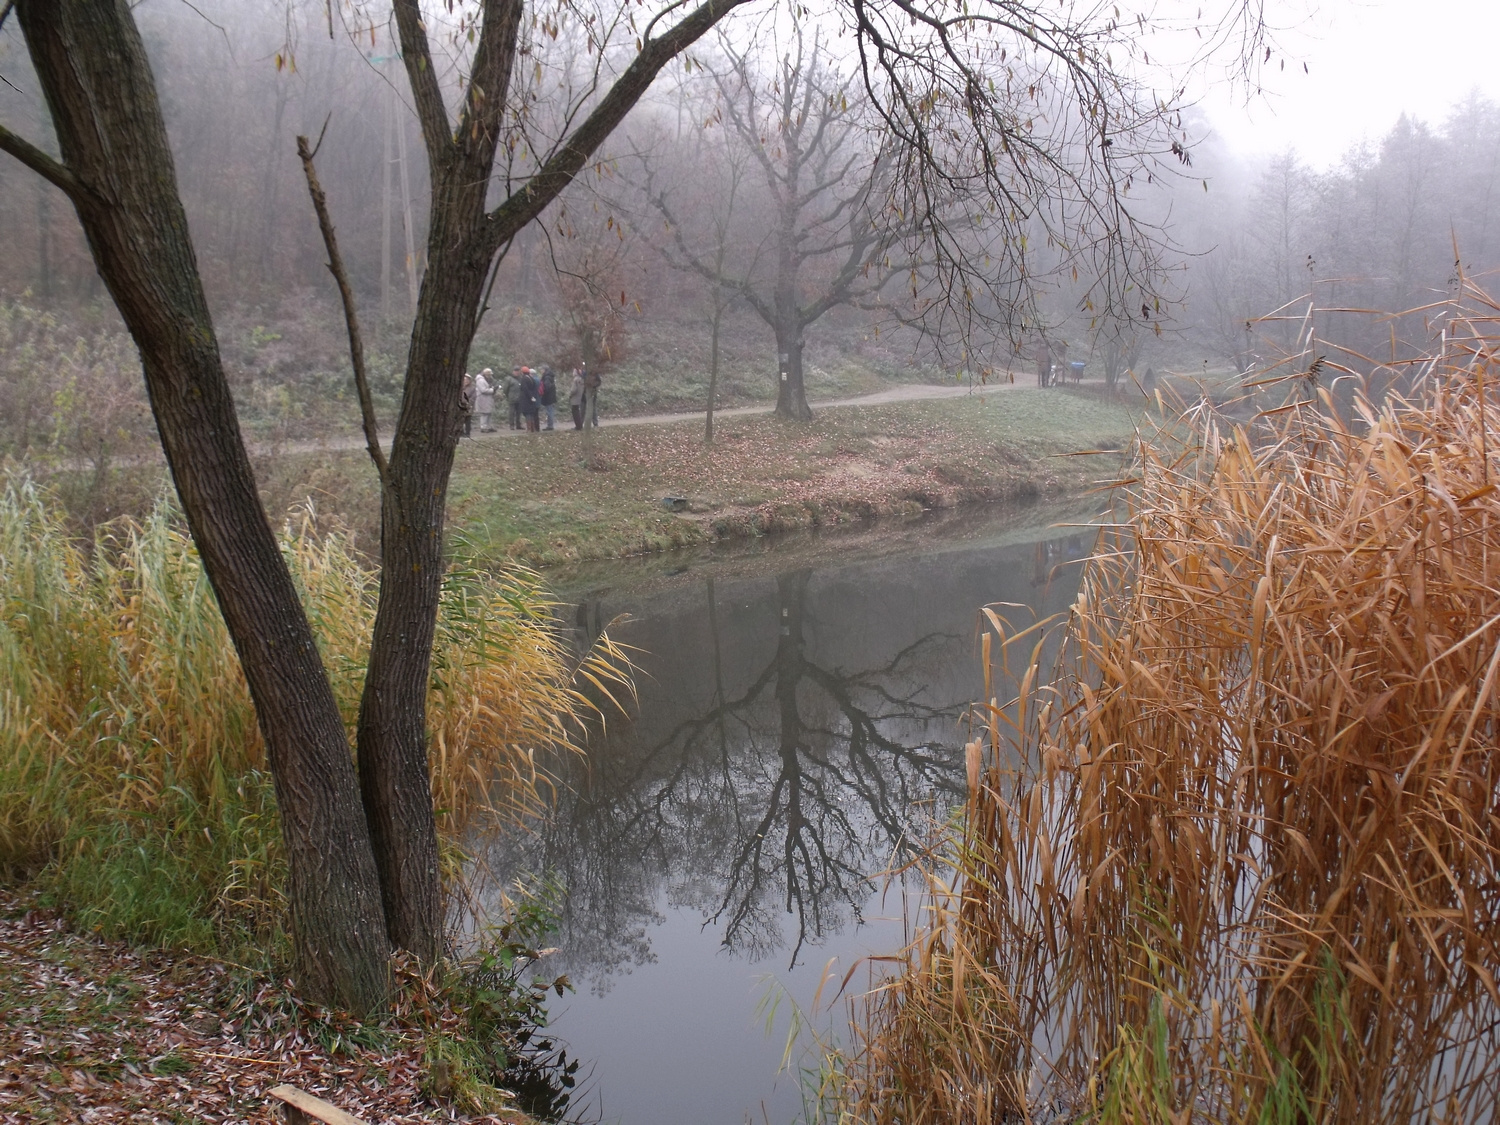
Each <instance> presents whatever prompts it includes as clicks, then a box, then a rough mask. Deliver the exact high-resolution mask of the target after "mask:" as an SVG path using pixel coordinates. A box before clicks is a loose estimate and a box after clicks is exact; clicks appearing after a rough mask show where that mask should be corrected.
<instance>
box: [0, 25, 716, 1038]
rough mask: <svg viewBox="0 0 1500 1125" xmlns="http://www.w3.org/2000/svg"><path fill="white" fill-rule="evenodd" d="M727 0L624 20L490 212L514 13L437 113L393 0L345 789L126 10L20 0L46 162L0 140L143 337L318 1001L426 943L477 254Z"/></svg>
mask: <svg viewBox="0 0 1500 1125" xmlns="http://www.w3.org/2000/svg"><path fill="white" fill-rule="evenodd" d="M739 2H741V0H705V2H704V3H702V4H700V5H698V6H696V7H693V8H691V9H688V10H686V11H683V10H682V9H679V8H673V9H672V12H673V13H674V14H679V18H678V19H677V21H676V22H675V23H673V24H671V25H670V26H669V27H666V28H664V29H662V30H661V31H660V33H659V34H658V33H657V31H658V21H655V20H653V21H652V23H651V24H650V25H649V26H647V27H645V28H643V29H642V32H643V34H642V38H641V48H640V50H639V52H638V53H637V54H636V55H635V57H634V59H632V60H631V61H630V62H629V64H628V65H626V66H625V67H624V68H623V69H622V70H621V71H620V73H619V76H618V77H617V78H616V79H615V81H614V82H613V83H612V84H610V85H609V88H608V89H607V91H605V92H604V93H603V94H602V95H601V96H599V97H598V98H597V99H595V100H594V102H593V103H592V108H591V110H590V111H589V112H587V113H586V114H582V115H581V117H580V120H578V121H577V122H576V124H575V127H573V128H571V129H569V130H568V131H567V132H566V134H565V135H564V136H563V137H561V138H560V139H559V141H558V143H556V144H555V145H554V146H553V148H552V150H551V152H550V154H549V155H548V157H547V158H546V159H545V160H544V161H543V162H541V163H540V165H539V166H538V167H537V168H536V169H535V170H534V172H533V173H532V175H531V176H530V177H529V178H528V179H527V181H526V183H525V184H524V186H522V187H521V190H519V191H516V192H513V193H511V194H509V195H508V196H507V197H506V198H505V199H504V201H503V202H501V203H500V204H499V205H498V206H495V207H491V206H489V204H488V201H487V197H488V194H489V186H490V178H491V173H492V170H493V167H494V161H495V154H496V150H497V148H498V147H499V146H500V145H501V143H502V141H503V140H504V139H505V138H506V137H507V135H508V128H507V126H508V124H509V123H510V122H509V121H508V120H507V118H508V116H509V115H510V113H511V106H510V102H509V99H508V98H507V97H506V91H508V90H509V89H510V87H511V74H512V70H513V68H514V65H515V60H516V56H517V52H518V48H519V47H520V44H521V35H520V31H521V24H522V17H523V5H522V4H521V3H519V2H517V0H484V3H483V4H482V6H481V13H480V15H479V16H476V24H477V25H478V26H477V29H476V36H475V39H476V46H475V49H474V53H473V57H472V64H471V68H470V72H469V74H468V81H467V83H466V85H465V88H464V91H463V98H462V103H461V105H460V107H459V110H458V113H457V118H456V120H455V119H454V117H453V115H451V114H450V112H449V110H448V107H447V105H446V103H445V101H444V91H443V89H442V87H441V85H440V82H439V78H438V74H437V69H436V67H435V66H434V64H433V56H432V52H431V50H430V48H429V44H428V38H427V32H426V27H425V24H424V17H423V13H422V11H421V9H420V6H419V3H418V0H396V3H395V16H396V25H397V28H398V31H399V35H400V40H401V46H402V54H403V58H404V61H405V65H406V70H407V76H408V79H409V81H410V82H411V87H412V93H413V99H414V101H415V104H416V109H417V113H418V116H419V118H420V120H421V123H422V133H423V138H424V141H425V144H426V149H427V157H428V164H429V175H430V178H431V182H432V200H433V203H432V221H431V224H430V229H429V232H428V260H429V267H428V269H427V272H426V274H425V276H424V278H423V281H422V286H421V291H420V294H419V297H418V303H417V313H416V317H415V320H414V324H413V329H412V335H411V345H410V351H409V353H408V356H407V372H406V383H405V395H404V398H403V402H402V408H401V414H400V417H399V419H398V421H397V425H396V433H395V440H394V442H393V445H392V449H391V455H390V459H389V463H388V465H387V466H386V468H385V471H384V472H383V474H382V477H383V479H382V538H381V552H382V561H383V564H384V565H383V568H382V581H381V589H380V600H379V608H378V610H377V614H376V622H375V631H374V638H373V640H372V643H371V648H370V658H369V667H368V671H367V673H366V679H365V694H364V698H363V701H362V705H361V709H360V718H359V729H358V749H359V776H358V780H357V782H356V778H355V773H354V767H353V763H352V761H351V759H350V756H349V747H348V744H347V741H346V739H345V735H344V729H343V722H342V720H341V718H340V716H339V712H338V708H337V706H336V705H335V703H334V698H333V692H332V689H331V688H330V686H329V682H328V677H327V675H326V673H325V671H324V669H323V667H322V662H321V660H320V658H319V656H318V651H317V647H316V645H315V643H314V640H313V636H312V630H311V628H310V627H309V625H308V622H307V617H306V614H305V613H304V611H303V608H302V605H301V602H300V601H299V599H298V596H297V591H296V588H295V586H294V585H293V583H292V580H291V576H290V574H289V572H288V571H287V568H286V564H285V562H284V561H283V560H282V557H281V554H280V551H279V549H278V547H277V544H276V540H275V536H274V535H273V534H272V532H271V527H270V524H269V522H268V521H267V519H266V516H265V513H264V512H263V511H262V509H261V506H260V501H259V499H258V497H257V495H256V491H255V482H254V478H253V476H252V473H251V470H250V463H249V458H248V456H247V454H246V451H245V446H244V442H243V440H242V438H241V434H240V430H239V423H238V420H237V418H236V415H235V411H234V404H233V401H232V399H231V396H230V393H229V387H228V383H227V381H226V379H225V375H224V367H223V363H222V361H221V359H220V355H219V349H218V342H217V338H216V336H215V333H214V329H213V323H212V319H211V317H210V315H209V311H208V304H207V300H206V298H205V296H204V292H203V286H202V283H201V281H200V279H199V275H198V269H197V264H196V260H195V256H194V253H193V246H192V241H191V238H190V237H189V234H188V227H187V219H186V216H185V214H184V213H183V209H182V204H181V202H180V198H179V196H178V192H177V187H176V177H175V173H174V168H173V159H172V152H171V149H170V147H169V145H168V142H167V135H166V128H165V124H164V122H163V119H162V115H161V109H160V104H159V101H158V99H157V96H156V87H155V81H154V77H153V75H152V72H151V68H150V64H149V62H148V60H147V58H146V52H145V49H144V47H143V45H142V43H141V39H140V35H139V32H138V31H137V29H136V25H135V21H134V18H133V16H132V13H131V11H130V8H129V5H128V3H127V2H126V0H68V2H61V3H52V2H50V0H48V2H42V0H19V2H18V3H17V4H16V14H17V16H18V18H19V20H20V25H21V29H22V32H23V34H24V35H25V37H26V43H27V48H28V50H29V52H30V54H31V58H32V63H33V66H34V67H35V69H36V73H37V76H38V79H39V81H40V82H41V85H42V89H43V91H44V92H45V94H46V97H47V104H48V108H49V110H50V111H51V117H52V122H53V127H54V129H55V130H56V133H57V137H58V142H59V146H60V149H61V152H62V159H61V160H56V159H54V158H52V157H50V156H48V155H47V154H46V153H45V152H43V151H42V150H40V149H38V148H37V147H35V146H34V145H32V144H30V143H29V142H26V141H24V140H23V139H21V138H20V137H18V136H16V135H15V134H13V133H11V132H10V131H9V130H0V147H3V148H4V149H5V151H7V152H9V153H11V154H12V155H13V156H15V157H17V158H18V159H20V160H21V161H22V162H23V163H25V164H26V165H27V166H28V167H30V168H31V169H32V170H33V171H35V172H37V173H38V174H40V175H42V176H44V177H45V178H47V179H48V180H50V181H51V182H52V183H53V184H55V185H56V186H57V187H59V188H61V189H62V190H63V191H64V192H65V193H67V195H68V197H69V198H70V199H71V201H72V202H73V205H74V207H75V208H76V210H77V212H78V216H79V219H80V220H81V221H82V223H83V227H84V229H85V231H86V232H87V234H88V237H89V242H90V246H91V248H92V249H93V253H94V258H95V261H96V263H97V266H98V269H99V272H100V274H101V276H102V277H103V278H104V281H105V283H106V284H107V285H108V286H109V289H110V292H111V294H112V296H113V297H114V299H115V303H116V304H117V305H118V306H119V308H120V312H121V314H122V315H123V316H124V318H125V322H126V324H127V326H128V327H129V329H130V331H131V334H132V336H133V337H134V338H135V341H136V343H137V345H138V347H139V348H140V351H141V360H142V367H143V369H144V374H145V379H146V385H147V390H148V392H149V394H150V398H151V404H152V409H153V411H154V413H155V416H156V421H157V427H158V430H159V432H160V434H161V438H162V445H163V447H164V448H165V450H166V453H167V460H168V464H169V466H170V467H171V470H172V475H173V479H174V481H175V482H176V485H177V491H178V496H179V497H180V499H181V502H182V507H183V511H184V513H185V514H186V516H187V519H188V523H189V526H190V527H191V529H192V532H193V538H194V541H195V542H196V543H197V545H198V548H199V550H200V551H201V553H202V555H203V560H204V565H205V567H206V569H207V571H208V575H209V578H210V581H211V582H212V583H213V587H214V592H215V594H216V596H217V597H218V599H219V604H220V607H221V608H222V610H223V612H224V617H225V621H226V623H227V624H228V627H229V632H230V636H231V637H232V638H233V640H234V643H235V646H236V649H237V650H238V652H239V655H240V661H241V664H242V665H243V667H244V669H245V675H246V678H247V680H248V681H249V684H250V690H251V693H252V696H253V698H254V700H255V705H256V714H257V717H258V718H259V721H260V723H261V727H262V730H263V732H264V734H265V737H266V744H267V748H268V754H269V757H270V762H271V767H272V772H273V774H274V776H275V782H276V795H277V803H278V806H279V807H280V809H281V819H282V831H283V835H284V838H285V840H286V846H287V856H288V865H289V870H290V880H291V881H290V886H289V895H288V897H289V900H290V903H291V907H292V917H293V928H294V935H295V944H296V954H297V962H298V966H297V967H298V977H299V981H300V983H301V985H302V987H303V988H304V989H305V990H306V992H307V993H308V994H309V995H310V996H311V997H313V998H315V999H319V1000H323V1001H326V1002H331V1003H337V1004H340V1005H343V1006H347V1007H351V1008H354V1009H357V1010H368V1009H370V1008H372V1007H375V1006H376V1005H378V1004H380V1003H382V1002H383V999H384V997H385V995H386V992H387V991H388V982H389V975H388V974H389V970H388V967H387V953H388V949H389V947H390V945H392V944H394V945H396V946H397V947H399V948H404V949H408V950H411V951H412V952H414V953H416V954H417V955H418V956H419V957H422V958H423V959H426V960H432V959H434V958H436V957H437V956H438V955H439V953H440V951H441V926H442V909H441V897H440V887H439V882H438V849H437V838H436V831H435V823H434V817H433V809H432V800H431V795H430V789H429V783H428V773H427V769H428V766H427V747H426V696H427V681H428V673H429V666H430V661H431V651H432V639H433V630H434V626H435V621H436V613H437V603H438V595H439V592H440V586H441V580H442V574H443V569H444V566H443V543H442V541H443V535H442V531H443V513H444V505H445V500H446V493H447V482H448V476H449V473H450V471H451V468H452V464H453V451H454V447H455V445H456V443H457V437H458V420H459V415H458V412H459V409H460V408H459V395H458V390H459V384H460V381H461V380H462V377H463V369H464V365H465V361H466V359H467V355H468V346H469V342H470V341H471V340H472V338H473V332H474V322H475V318H476V315H477V312H478V310H479V308H480V298H481V296H482V293H483V289H484V284H485V280H486V278H487V276H488V274H489V271H490V268H491V263H492V261H493V259H494V257H495V255H496V253H497V252H498V251H499V249H500V247H501V246H502V245H504V243H505V242H506V241H507V240H508V239H509V238H511V237H512V236H513V235H514V234H515V233H516V232H517V231H518V230H520V229H521V228H522V227H523V226H525V225H526V224H527V223H529V222H530V221H531V220H532V219H534V218H535V217H536V216H537V215H538V214H539V213H540V212H541V210H542V209H543V208H544V207H545V206H546V205H547V204H548V203H549V202H550V201H551V200H552V199H554V198H555V197H556V196H557V194H558V193H559V192H560V191H561V190H562V189H563V188H564V187H565V186H566V185H567V183H568V182H569V181H570V180H571V179H572V177H573V176H574V175H575V174H576V173H577V172H578V170H579V169H580V168H581V167H582V166H583V165H584V163H585V161H586V160H587V159H588V157H589V156H590V154H591V153H592V152H593V151H594V149H595V148H597V146H598V145H599V143H600V142H601V141H602V140H603V139H604V138H605V137H606V136H608V135H609V133H610V131H611V130H613V129H614V127H615V126H616V125H617V124H618V123H619V122H620V120H621V119H622V118H623V117H624V115H625V113H626V112H627V111H628V110H629V108H630V107H631V106H632V105H633V104H635V102H636V101H637V100H638V99H639V98H640V96H641V95H642V94H643V93H644V92H645V90H646V88H647V86H648V85H649V84H650V82H651V80H652V78H653V77H654V76H655V74H656V73H657V72H658V71H659V70H660V69H661V67H662V66H664V65H665V64H666V63H667V62H668V61H669V60H670V59H671V58H673V57H675V56H676V55H677V54H678V53H680V52H681V51H682V50H683V49H685V48H686V47H687V46H689V45H690V44H691V43H693V42H694V41H695V40H696V39H698V38H699V37H700V36H702V35H703V34H704V33H705V32H706V31H708V30H709V29H710V28H711V27H712V26H713V25H714V24H715V23H716V22H717V21H718V20H719V19H721V18H722V17H723V16H724V15H725V14H726V13H727V12H729V11H730V10H732V9H733V8H734V7H735V5H736V4H737V3H739ZM669 18H670V17H669ZM361 798H362V800H361ZM362 805H363V807H361V806H362Z"/></svg>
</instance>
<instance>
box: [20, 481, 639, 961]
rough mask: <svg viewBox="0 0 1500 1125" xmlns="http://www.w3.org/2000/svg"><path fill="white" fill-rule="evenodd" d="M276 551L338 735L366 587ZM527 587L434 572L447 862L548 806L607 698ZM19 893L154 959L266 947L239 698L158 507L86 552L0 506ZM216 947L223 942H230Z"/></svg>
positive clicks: (454, 865)
mask: <svg viewBox="0 0 1500 1125" xmlns="http://www.w3.org/2000/svg"><path fill="white" fill-rule="evenodd" d="M282 542H283V549H284V551H285V553H286V556H287V558H288V561H289V563H290V564H291V567H292V571H293V574H294V576H295V577H296V579H297V581H298V583H299V585H300V586H301V589H302V591H303V594H304V602H305V605H306V606H307V610H308V613H309V616H310V617H311V619H312V623H313V628H314V632H315V633H316V635H317V637H318V639H319V643H320V645H321V648H322V651H323V657H324V661H325V664H326V666H327V668H328V670H329V674H330V676H331V678H332V680H333V684H334V689H335V694H336V696H337V698H338V701H339V705H340V707H341V709H342V711H343V714H344V717H345V721H346V723H347V724H348V726H349V729H350V732H351V740H352V732H353V728H354V721H355V718H356V715H357V711H358V706H359V695H360V691H361V689H362V684H363V677H364V659H365V653H366V651H367V647H368V642H369V636H370V632H371V626H372V623H373V618H374V607H375V597H376V576H375V574H374V573H373V572H372V571H371V570H370V569H369V568H368V567H367V566H366V565H365V564H364V563H363V562H362V561H361V560H360V558H359V556H358V555H357V554H356V553H355V552H354V550H353V548H352V543H351V541H350V538H349V537H348V536H347V535H346V534H344V533H342V532H340V531H338V530H334V531H331V532H327V533H320V532H319V530H318V528H317V527H316V525H315V521H314V519H313V516H312V513H311V512H310V511H303V512H301V513H300V514H297V515H296V516H295V518H294V519H293V520H291V521H289V522H288V524H287V526H286V528H285V530H284V534H283V538H282ZM553 608H554V607H553V605H552V603H551V602H550V601H549V600H548V599H547V597H546V595H545V593H544V592H543V590H542V587H541V584H540V580H539V579H538V577H537V576H536V575H535V574H534V573H531V572H529V571H525V570H522V569H515V568H511V569H507V570H505V571H503V572H501V573H499V574H490V573H486V572H484V571H482V570H480V569H478V568H476V567H473V566H468V567H463V566H460V567H455V568H454V569H453V571H452V572H451V573H450V575H449V576H448V579H447V584H446V586H445V589H444V592H443V599H442V603H441V608H440V616H439V623H438V631H437V640H436V644H435V648H434V659H433V675H432V686H431V692H430V697H429V703H430V707H429V722H430V728H431V746H432V754H431V762H432V779H433V790H434V800H435V802H436V804H437V806H438V808H439V812H440V817H439V824H440V828H441V830H442V832H443V835H444V838H445V841H446V842H447V844H448V846H447V847H446V849H445V854H446V856H447V860H448V870H447V874H448V876H450V877H455V876H457V874H458V868H459V865H460V863H461V860H462V856H461V854H460V853H459V852H458V850H457V845H456V843H455V841H457V839H458V838H459V837H460V835H461V834H462V833H463V832H464V831H465V830H466V829H468V828H470V827H472V826H474V825H475V824H476V823H477V822H479V821H482V820H483V819H484V818H486V817H489V818H496V817H498V818H500V819H502V820H505V821H514V820H517V819H520V818H522V817H525V816H527V815H530V814H532V813H535V812H538V811H541V810H542V809H543V808H544V807H546V806H547V805H548V804H549V803H550V799H551V782H550V778H549V775H548V772H547V770H546V769H545V767H544V765H543V764H542V763H543V762H544V761H545V760H546V757H547V755H551V754H555V753H557V752H559V751H561V752H564V753H570V752H574V751H576V750H577V748H578V744H577V739H578V736H579V734H580V732H581V731H582V729H583V725H582V724H583V721H584V720H585V718H586V717H588V716H589V715H592V714H594V713H595V712H596V708H595V704H594V703H592V702H590V697H589V696H586V695H585V694H584V691H583V690H582V689H583V688H584V687H585V686H592V688H593V689H594V691H593V693H592V695H593V697H594V698H598V692H599V691H600V690H602V691H603V692H604V693H605V696H606V697H607V696H608V693H609V692H610V691H612V690H614V691H619V690H621V689H622V688H623V689H624V690H627V691H628V690H629V681H628V678H627V677H626V675H625V673H626V671H627V670H628V668H629V663H628V661H627V660H625V659H624V656H623V654H622V653H620V652H619V650H618V649H616V648H615V647H614V645H613V643H612V642H611V641H610V640H609V639H608V637H607V635H606V637H605V638H604V639H602V640H601V641H600V642H599V644H597V645H596V646H595V648H594V650H593V651H592V652H590V653H589V654H587V655H586V656H585V658H584V659H583V661H582V662H581V663H578V662H575V661H574V659H573V657H572V654H571V652H570V651H569V649H568V646H567V643H566V641H565V640H564V638H563V637H562V635H561V634H560V633H559V631H558V630H557V629H556V628H555V627H554V626H553V617H552V611H553ZM5 868H8V869H10V870H11V872H12V873H13V874H14V873H17V872H19V873H22V874H36V873H38V872H41V874H42V876H43V883H44V884H50V885H51V886H52V887H53V888H54V890H55V892H56V894H57V896H58V897H60V898H64V899H68V900H70V903H69V905H70V906H71V907H72V908H73V909H74V910H75V911H76V912H78V913H80V914H81V916H82V918H83V920H84V921H86V922H90V923H93V924H98V925H100V926H103V927H104V928H106V929H111V930H115V931H117V932H124V933H125V934H127V936H134V937H139V938H144V939H147V940H155V941H163V942H166V943H169V944H187V945H191V946H197V947H219V946H222V944H223V941H224V939H225V930H226V928H228V929H230V930H235V931H236V932H237V933H238V935H239V940H240V941H241V943H242V944H244V943H248V944H250V945H252V946H253V945H260V944H264V943H265V942H268V941H270V940H272V938H273V936H274V935H275V933H276V932H277V931H278V930H279V929H280V926H281V913H282V903H281V901H280V897H279V891H278V889H277V888H278V887H279V885H280V878H281V864H280V847H279V836H278V829H277V825H276V819H275V810H274V803H273V801H272V799H271V796H270V787H269V783H268V779H267V778H266V776H265V774H264V757H263V746H262V743H261V739H260V732H259V729H258V727H257V725H256V722H255V714H254V709H253V707H252V705H251V702H250V697H249V692H248V690H247V688H246V686H245V682H244V678H243V675H242V674H241V672H240V668H239V664H238V661H237V659H236V657H235V654H234V650H233V648H232V646H231V645H230V643H229V640H228V636H227V633H226V631H225V628H224V624H223V620H222V618H221V617H220V615H219V612H218V607H217V605H216V603H215V602H214V598H213V593H212V590H211V589H210V587H209V585H208V581H207V578H206V576H205V575H204V572H203V569H202V566H201V564H200V562H199V561H198V558H197V554H196V552H195V551H194V549H193V547H192V544H191V541H190V540H189V539H188V538H187V536H186V534H185V533H184V531H183V530H182V529H181V527H180V525H179V523H178V522H177V520H176V518H175V517H174V515H173V513H172V510H171V508H170V506H169V505H167V504H160V505H158V506H157V508H156V510H155V511H154V512H153V514H152V515H151V516H150V517H149V518H148V519H146V520H145V521H143V522H140V523H137V522H135V521H131V520H120V521H116V522H115V523H112V524H109V525H106V526H105V527H104V528H103V529H102V531H101V532H100V534H99V537H98V539H97V541H96V542H95V543H94V544H93V547H92V550H90V551H85V550H84V549H83V547H82V546H81V545H80V544H79V543H78V542H77V541H76V540H75V539H73V538H72V537H71V535H70V534H69V532H68V530H67V528H66V526H65V524H64V522H63V519H62V516H61V513H60V512H58V511H56V510H55V509H54V508H52V507H49V504H48V503H47V501H46V499H45V497H44V495H43V494H42V493H41V492H40V491H39V490H38V489H37V488H36V487H35V486H34V485H33V484H31V483H30V482H29V481H27V480H25V479H13V480H11V481H10V482H9V483H8V484H7V485H6V486H5V488H4V489H3V492H0V869H5ZM231 944H233V942H231Z"/></svg>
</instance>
